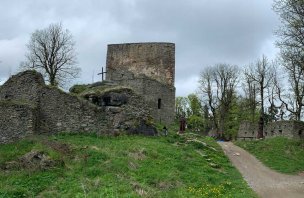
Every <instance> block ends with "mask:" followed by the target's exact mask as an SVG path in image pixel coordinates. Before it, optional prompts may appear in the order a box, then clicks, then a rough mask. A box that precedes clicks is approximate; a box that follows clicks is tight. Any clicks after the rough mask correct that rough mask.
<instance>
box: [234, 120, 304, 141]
mask: <svg viewBox="0 0 304 198" xmlns="http://www.w3.org/2000/svg"><path fill="white" fill-rule="evenodd" d="M257 133H258V124H257V123H252V122H249V121H243V122H242V123H241V124H240V127H239V131H238V138H239V139H244V140H247V139H252V138H253V139H254V138H256V137H257ZM263 135H264V137H265V138H272V137H276V136H284V137H288V138H295V139H304V122H301V121H289V120H281V121H276V122H270V123H267V124H265V125H264V129H263Z"/></svg>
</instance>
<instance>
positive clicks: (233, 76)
mask: <svg viewBox="0 0 304 198" xmlns="http://www.w3.org/2000/svg"><path fill="white" fill-rule="evenodd" d="M214 80H215V83H216V90H217V91H216V93H217V94H216V95H217V99H218V101H219V131H220V133H221V134H222V133H223V132H224V130H225V129H224V127H225V123H226V118H227V116H228V112H229V110H230V107H231V103H232V100H233V94H235V88H236V85H237V80H238V68H237V67H236V66H234V65H228V64H218V65H216V68H215V71H214Z"/></svg>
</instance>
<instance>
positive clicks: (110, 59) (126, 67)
mask: <svg viewBox="0 0 304 198" xmlns="http://www.w3.org/2000/svg"><path fill="white" fill-rule="evenodd" d="M130 73H131V74H133V75H134V77H135V78H137V77H139V76H140V75H145V76H147V77H149V78H152V79H155V80H157V81H159V82H161V83H163V84H166V85H169V86H174V76H175V44H174V43H126V44H111V45H108V51H107V77H106V79H107V80H113V81H115V80H121V79H127V78H129V77H130V76H128V74H130Z"/></svg>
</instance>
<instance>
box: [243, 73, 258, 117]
mask: <svg viewBox="0 0 304 198" xmlns="http://www.w3.org/2000/svg"><path fill="white" fill-rule="evenodd" d="M243 90H244V93H245V101H246V104H247V107H246V109H247V110H249V112H250V120H251V121H252V122H254V121H255V117H256V109H257V99H256V94H257V85H256V82H254V81H253V80H252V79H251V78H250V77H249V76H246V75H245V76H244V79H243Z"/></svg>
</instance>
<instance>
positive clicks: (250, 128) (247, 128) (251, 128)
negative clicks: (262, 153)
mask: <svg viewBox="0 0 304 198" xmlns="http://www.w3.org/2000/svg"><path fill="white" fill-rule="evenodd" d="M258 128H259V127H258V124H257V123H252V122H249V121H243V122H242V123H241V124H240V127H239V131H238V137H245V138H249V137H257V135H258Z"/></svg>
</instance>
